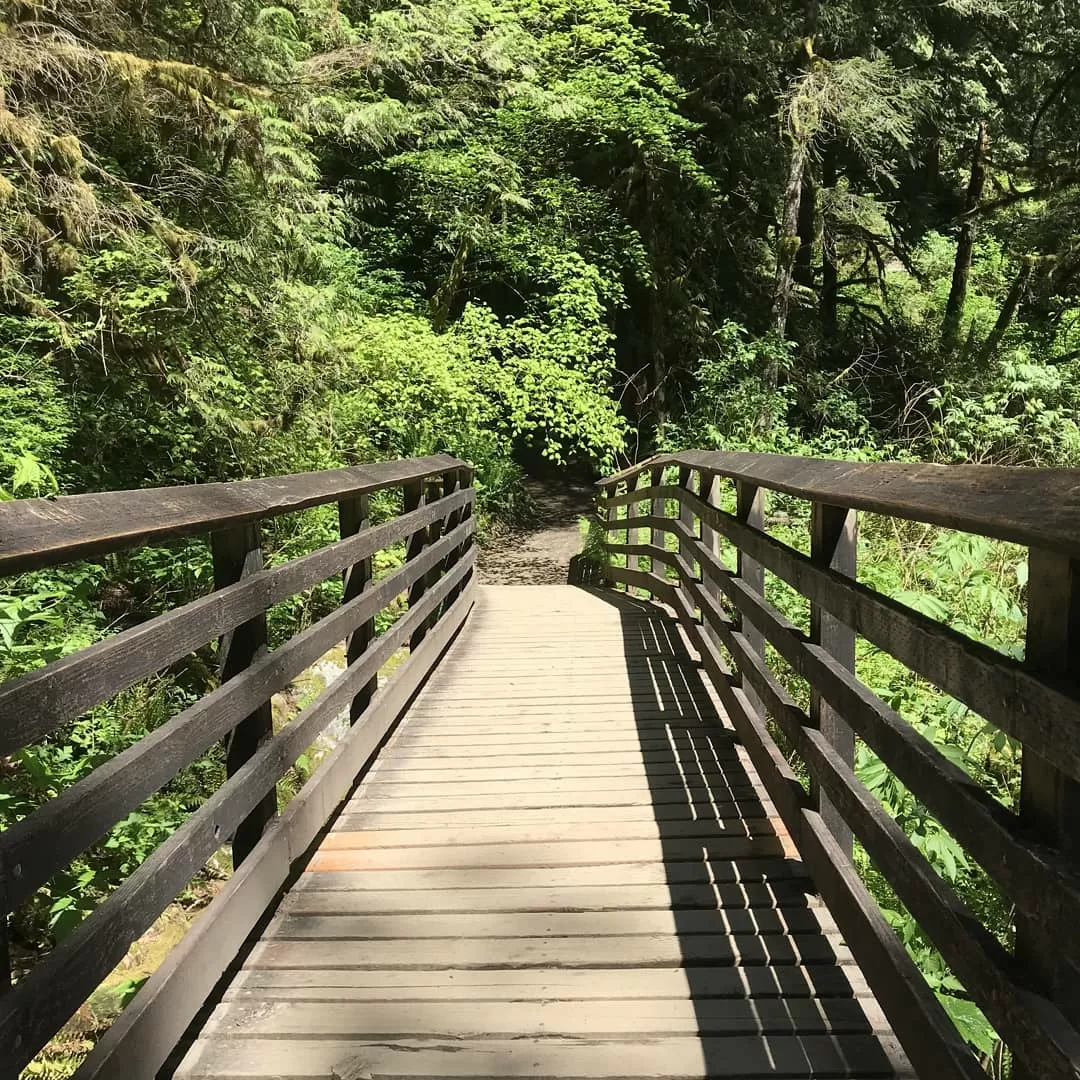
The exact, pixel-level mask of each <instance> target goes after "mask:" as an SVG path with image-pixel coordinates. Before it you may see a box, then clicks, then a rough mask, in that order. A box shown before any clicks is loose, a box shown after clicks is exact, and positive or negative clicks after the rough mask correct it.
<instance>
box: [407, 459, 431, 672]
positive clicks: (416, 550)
mask: <svg viewBox="0 0 1080 1080" xmlns="http://www.w3.org/2000/svg"><path fill="white" fill-rule="evenodd" d="M423 505H424V483H423V481H422V480H411V481H409V483H407V484H406V485H405V487H404V490H403V494H402V507H401V509H402V513H403V514H411V513H412V512H413V511H414V510H419V509H420V507H421V506H423ZM427 535H428V529H427V526H426V525H425V526H424V527H423V528H422V529H417V530H416V532H414V533H412V534H410V536H409V539H408V541H407V542H406V544H405V562H406V563H411V562H412V561H413V559H418V558H419V557H420V556H421V555H422V554H423V551H424V545H425V544H426V543H427ZM426 588H427V579H426V576H423V575H422V576H421V577H419V578H417V579H416V581H414V582H413V583H412V584H411V585H410V586H409V607H410V608H413V607H416V605H417V604H419V603H420V600H421V598H422V597H423V595H424V591H425V590H426ZM425 630H426V627H423V626H421V627H420V628H419V629H418V630H417V631H416V632H415V633H414V634H413V636H412V637H411V638H410V639H409V651H410V652H412V651H413V650H415V649H416V647H417V646H418V645H419V644H420V642H421V641H423V640H424V632H425Z"/></svg>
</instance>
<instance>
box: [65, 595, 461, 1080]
mask: <svg viewBox="0 0 1080 1080" xmlns="http://www.w3.org/2000/svg"><path fill="white" fill-rule="evenodd" d="M471 608H472V593H471V590H468V591H466V592H464V593H461V594H459V596H458V599H457V601H456V602H455V604H454V605H453V607H452V608H451V609H450V610H448V611H447V612H445V613H444V616H443V618H442V619H441V620H440V622H439V624H438V626H437V627H436V628H435V630H434V631H433V633H432V634H431V635H430V636H429V637H428V639H427V641H426V642H425V644H424V647H423V648H422V649H420V650H418V651H417V652H416V653H414V654H413V655H412V656H410V657H409V658H408V660H406V661H405V663H404V664H402V666H401V667H400V668H398V669H397V671H396V672H395V673H394V676H393V677H392V678H391V679H390V681H389V683H388V684H387V685H386V686H385V687H383V688H382V689H381V690H380V691H379V692H378V694H377V695H376V697H375V699H374V700H373V701H372V704H371V706H370V709H369V712H368V715H367V717H365V718H364V720H363V722H361V723H358V724H356V725H354V726H353V727H352V728H351V729H350V731H349V733H348V734H347V735H346V736H345V738H344V739H342V741H341V742H339V743H338V745H337V746H336V747H335V748H334V750H333V751H332V752H331V753H330V755H329V756H328V757H327V758H326V759H325V760H324V761H323V762H322V764H321V767H320V769H319V770H318V771H317V772H316V773H315V775H314V777H312V779H311V780H310V781H309V782H308V783H307V784H305V786H304V788H303V789H302V790H301V791H300V792H299V793H298V794H297V795H296V796H295V797H294V798H293V800H292V801H291V802H290V803H289V805H288V807H287V808H286V809H285V811H284V812H283V814H282V815H281V817H280V818H279V819H278V821H277V823H276V824H275V826H274V827H273V829H272V830H271V831H270V832H269V834H268V835H267V836H266V837H264V838H263V840H262V841H261V842H260V845H259V847H258V848H256V850H255V851H253V852H252V854H251V857H250V858H249V859H248V860H247V862H246V863H245V864H244V866H242V867H240V869H239V870H238V871H237V873H236V874H234V875H233V876H232V877H231V878H230V879H229V881H228V882H226V884H225V886H224V888H223V889H222V891H221V892H220V893H219V894H218V895H217V896H216V897H215V898H214V900H213V901H212V903H211V905H210V907H209V908H208V909H207V910H206V911H205V912H204V913H203V915H202V916H201V917H200V919H199V920H198V921H197V922H196V923H195V925H194V926H193V927H192V929H191V930H189V931H188V933H187V934H186V935H185V936H184V937H183V939H182V940H181V941H180V943H179V944H178V945H176V946H175V947H174V948H173V949H172V950H171V951H170V953H169V955H168V956H167V957H166V959H165V960H164V962H163V963H162V964H161V966H160V967H158V969H157V970H156V971H155V972H154V974H153V975H151V976H150V979H149V980H148V982H147V983H146V985H145V986H144V987H143V988H142V989H141V990H140V992H139V994H138V995H137V996H136V998H135V999H134V1000H133V1001H132V1003H131V1004H130V1005H129V1006H128V1007H127V1008H126V1009H125V1010H124V1011H123V1012H122V1013H121V1014H120V1016H119V1017H117V1019H116V1020H115V1021H114V1022H113V1024H112V1026H111V1027H110V1028H109V1030H108V1031H107V1032H105V1034H104V1035H103V1036H102V1037H101V1039H100V1040H99V1041H98V1043H97V1045H96V1046H95V1047H94V1049H93V1051H92V1052H91V1053H90V1056H89V1057H88V1058H87V1059H86V1061H85V1062H84V1063H83V1065H82V1066H81V1067H80V1069H79V1070H78V1073H77V1080H129V1078H131V1077H144V1076H145V1077H149V1076H153V1075H155V1073H156V1072H157V1070H158V1068H159V1067H160V1066H161V1065H162V1064H163V1063H164V1061H165V1059H166V1058H167V1057H168V1055H169V1054H170V1052H171V1051H172V1048H173V1047H174V1046H175V1045H176V1043H177V1042H178V1040H179V1039H180V1037H181V1036H182V1035H183V1033H184V1031H185V1030H186V1029H187V1026H188V1024H190V1022H191V1020H192V1019H193V1018H194V1016H195V1014H196V1013H197V1012H198V1010H199V1009H201V1008H202V1005H203V1002H204V1001H205V1000H206V998H207V996H208V995H209V993H210V991H211V990H212V989H213V987H214V985H215V984H216V982H217V981H218V979H219V978H220V977H221V974H222V973H223V972H224V970H225V968H226V967H227V966H228V964H229V963H231V962H232V959H233V958H234V957H235V955H236V953H237V951H238V950H239V949H240V947H241V945H242V944H243V942H244V940H245V938H246V937H247V935H248V933H249V932H250V930H251V928H252V927H253V926H254V925H255V923H256V922H257V921H258V920H259V918H260V917H261V916H262V914H263V912H264V910H265V909H266V907H267V905H268V904H269V903H270V902H271V900H272V899H273V898H274V896H275V894H276V893H277V890H278V889H279V887H280V886H281V884H282V883H283V882H284V881H285V879H286V877H287V876H288V873H289V868H290V864H291V863H292V862H294V861H295V860H296V859H297V858H298V857H299V856H300V855H301V854H302V853H304V852H305V851H306V850H307V848H308V847H309V845H310V844H311V841H312V839H313V838H314V836H315V834H316V832H317V831H318V830H319V829H320V828H321V827H322V825H323V823H324V822H325V821H326V818H327V816H328V814H329V812H330V811H331V810H332V809H333V807H334V806H336V805H337V804H338V803H339V802H340V800H341V798H342V795H343V794H344V792H345V791H346V790H347V789H348V788H349V786H351V784H352V783H353V781H354V779H355V777H356V775H357V773H358V772H359V771H360V769H361V768H362V767H363V765H364V764H365V762H366V761H367V760H368V759H369V757H370V756H371V754H372V753H373V752H374V750H375V749H376V748H377V746H378V745H379V743H380V741H381V739H382V737H383V736H384V734H385V732H386V730H387V729H388V728H389V726H390V725H391V724H392V723H393V721H394V720H395V719H396V718H397V716H398V715H399V714H400V713H401V710H402V708H403V707H404V705H405V703H406V702H407V701H408V700H409V698H410V697H411V695H412V694H413V692H414V691H415V690H416V688H417V687H418V686H419V685H420V684H421V683H422V681H423V680H424V679H425V678H426V677H427V675H428V673H429V672H430V671H431V669H432V668H433V667H434V665H435V664H436V663H437V661H438V660H439V658H440V656H441V655H442V654H443V652H444V651H445V649H446V647H447V645H448V643H449V642H450V641H451V640H452V638H453V635H454V634H455V633H456V632H457V631H458V629H459V628H460V627H461V624H462V622H463V621H464V619H465V617H466V616H467V615H468V613H469V611H470V610H471Z"/></svg>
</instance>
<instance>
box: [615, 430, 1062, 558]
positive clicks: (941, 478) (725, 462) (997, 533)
mask: <svg viewBox="0 0 1080 1080" xmlns="http://www.w3.org/2000/svg"><path fill="white" fill-rule="evenodd" d="M664 466H675V467H678V468H684V469H691V470H693V471H694V472H696V473H704V474H706V475H710V476H722V477H725V478H727V479H729V480H736V481H739V482H740V483H745V484H749V485H753V486H755V487H760V488H767V489H769V490H771V491H780V492H783V493H784V494H786V495H793V496H795V497H796V498H799V499H806V500H807V501H809V502H813V503H823V504H826V505H829V506H841V507H845V508H847V509H852V510H867V511H871V512H873V513H877V514H885V515H887V516H889V517H896V518H904V519H906V520H909V521H921V522H925V523H927V524H931V525H939V526H941V527H942V528H946V529H959V530H961V531H962V532H972V533H978V534H979V535H980V536H988V537H992V538H993V539H995V540H1009V541H1011V542H1013V543H1016V544H1023V545H1025V546H1028V547H1042V548H1047V549H1050V550H1053V551H1060V552H1062V553H1064V554H1067V555H1071V556H1074V557H1080V469H1022V468H1014V467H1011V466H1004V465H932V464H927V463H923V462H895V461H889V462H885V461H882V462H859V461H832V460H826V459H824V458H805V457H792V456H788V455H785V454H750V453H737V452H733V451H726V452H725V451H708V450H688V451H683V452H681V453H678V454H660V455H658V456H657V457H654V458H650V459H649V461H647V462H643V463H642V464H640V465H634V466H631V467H630V468H628V469H624V470H623V471H622V472H619V473H615V474H614V475H612V476H608V477H605V478H604V479H603V480H600V481H599V483H598V486H599V487H600V488H601V489H603V490H607V489H608V488H610V487H611V486H612V485H613V484H618V483H620V482H625V481H627V480H628V479H633V478H636V477H637V476H638V475H639V474H640V473H641V472H642V470H643V469H649V468H658V467H664Z"/></svg>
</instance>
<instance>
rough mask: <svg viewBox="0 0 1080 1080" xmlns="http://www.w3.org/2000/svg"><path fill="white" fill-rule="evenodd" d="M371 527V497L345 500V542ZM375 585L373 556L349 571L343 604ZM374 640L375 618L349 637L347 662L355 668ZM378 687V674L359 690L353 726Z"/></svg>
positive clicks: (341, 506) (341, 520) (341, 523)
mask: <svg viewBox="0 0 1080 1080" xmlns="http://www.w3.org/2000/svg"><path fill="white" fill-rule="evenodd" d="M370 526H371V515H370V510H369V506H368V496H367V495H358V496H357V497H356V498H354V499H342V500H341V502H339V503H338V527H339V530H340V533H341V538H342V539H343V540H344V539H345V538H346V537H348V536H355V535H356V534H357V533H359V532H363V531H364V529H367V528H370ZM371 582H372V562H371V556H370V555H369V556H368V557H367V558H366V559H361V560H360V561H359V562H358V563H355V564H354V565H353V566H350V567H349V569H348V570H346V571H345V592H344V595H343V596H342V603H348V602H349V601H350V600H354V599H355V598H356V597H358V596H359V595H360V594H361V593H362V592H366V591H367V590H368V589H370V588H371ZM374 639H375V618H374V616H373V617H372V618H370V619H368V620H367V622H365V623H362V624H361V625H360V626H358V627H357V628H356V629H355V630H354V631H353V632H352V633H351V634H350V635H349V637H348V640H347V641H346V643H345V662H346V663H347V664H355V663H356V661H357V660H359V659H360V657H361V656H363V655H364V652H365V650H366V649H367V647H368V646H369V645H370V644H371V642H372V641H374ZM378 685H379V676H378V675H377V674H376V675H373V676H372V677H371V681H370V682H368V683H366V684H365V685H364V686H362V687H360V689H359V690H357V692H356V696H355V697H354V698H353V699H352V702H351V703H350V705H349V720H350V722H351V723H354V724H355V723H356V720H357V717H359V716H360V714H361V713H362V712H363V711H364V710H365V709H366V708H367V707H368V705H369V704H370V703H371V699H372V697H374V695H375V691H376V690H377V689H378Z"/></svg>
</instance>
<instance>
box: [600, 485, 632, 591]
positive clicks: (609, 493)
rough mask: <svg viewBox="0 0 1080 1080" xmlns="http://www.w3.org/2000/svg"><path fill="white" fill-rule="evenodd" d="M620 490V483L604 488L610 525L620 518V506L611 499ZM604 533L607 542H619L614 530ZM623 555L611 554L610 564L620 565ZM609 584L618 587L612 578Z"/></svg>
mask: <svg viewBox="0 0 1080 1080" xmlns="http://www.w3.org/2000/svg"><path fill="white" fill-rule="evenodd" d="M618 492H619V485H618V484H612V485H611V486H610V487H607V488H604V500H605V503H606V505H605V511H606V517H607V522H608V524H609V525H610V524H611V523H612V522H613V521H618V519H619V508H618V507H617V506H612V505H611V499H613V498H614V497H615V496H616V495H617V494H618ZM604 535H605V538H606V541H607V543H609V544H617V543H618V542H619V539H618V534H617V533H616V532H614V531H608V530H605V534H604ZM621 557H622V556H620V555H609V556H608V558H609V559H610V560H611V563H610V565H612V566H618V565H619V562H618V560H619V559H620V558H621ZM628 565H629V562H628ZM608 585H610V586H611V587H612V588H618V584H617V583H616V582H613V581H610V580H609V581H608Z"/></svg>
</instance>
